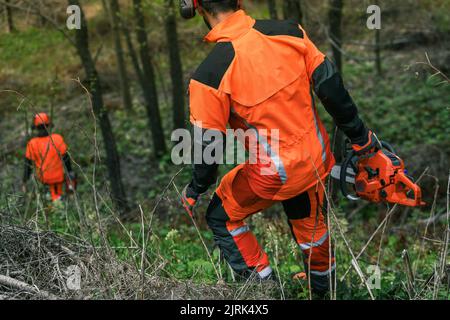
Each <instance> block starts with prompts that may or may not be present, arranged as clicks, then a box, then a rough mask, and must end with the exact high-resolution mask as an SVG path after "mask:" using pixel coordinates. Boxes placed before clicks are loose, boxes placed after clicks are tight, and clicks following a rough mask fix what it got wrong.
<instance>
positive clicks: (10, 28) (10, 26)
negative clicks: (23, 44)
mask: <svg viewBox="0 0 450 320" xmlns="http://www.w3.org/2000/svg"><path fill="white" fill-rule="evenodd" d="M5 2H6V4H5V20H6V31H7V32H9V33H13V32H14V31H15V30H16V28H15V27H14V21H13V15H12V9H11V7H10V6H8V3H9V2H10V0H5Z"/></svg>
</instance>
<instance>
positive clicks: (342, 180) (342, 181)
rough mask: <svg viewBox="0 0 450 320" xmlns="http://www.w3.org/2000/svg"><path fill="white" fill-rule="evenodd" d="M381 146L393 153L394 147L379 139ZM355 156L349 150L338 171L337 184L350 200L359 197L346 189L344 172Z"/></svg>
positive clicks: (354, 153) (345, 172)
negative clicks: (339, 171)
mask: <svg viewBox="0 0 450 320" xmlns="http://www.w3.org/2000/svg"><path fill="white" fill-rule="evenodd" d="M380 143H381V146H382V147H383V148H385V149H386V150H388V151H389V152H391V153H394V154H395V149H394V147H392V145H391V144H389V143H388V142H386V141H380ZM355 156H356V152H355V151H354V150H351V151H350V152H349V153H348V154H347V157H346V158H345V160H344V162H343V163H342V168H341V173H340V179H339V180H340V181H339V186H340V188H341V192H342V194H343V195H344V197H346V198H347V199H349V200H351V201H357V200H359V199H360V197H358V196H354V195H351V194H350V193H348V190H347V183H346V174H347V169H348V166H349V165H350V163H352V160H353V158H354V157H355ZM354 169H355V172H356V171H357V168H354Z"/></svg>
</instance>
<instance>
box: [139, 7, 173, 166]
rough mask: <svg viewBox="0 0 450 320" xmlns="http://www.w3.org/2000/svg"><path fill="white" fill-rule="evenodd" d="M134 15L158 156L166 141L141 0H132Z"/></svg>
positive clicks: (150, 123) (153, 137)
mask: <svg viewBox="0 0 450 320" xmlns="http://www.w3.org/2000/svg"><path fill="white" fill-rule="evenodd" d="M133 9H134V16H135V19H136V25H137V27H136V36H137V40H138V43H139V54H140V57H141V64H142V70H143V76H144V79H145V80H144V81H145V87H144V96H146V97H147V98H148V99H149V102H150V103H148V104H147V105H146V107H147V116H148V118H149V125H150V129H151V131H152V140H153V149H154V151H155V156H156V157H157V158H160V157H161V156H162V155H163V154H164V153H165V152H166V150H167V149H166V142H165V140H164V131H163V129H162V125H161V115H160V112H159V104H158V94H157V90H156V81H155V72H154V70H153V65H152V61H151V57H150V54H149V51H150V49H149V45H148V40H147V33H146V28H145V18H144V14H143V12H142V1H141V0H133Z"/></svg>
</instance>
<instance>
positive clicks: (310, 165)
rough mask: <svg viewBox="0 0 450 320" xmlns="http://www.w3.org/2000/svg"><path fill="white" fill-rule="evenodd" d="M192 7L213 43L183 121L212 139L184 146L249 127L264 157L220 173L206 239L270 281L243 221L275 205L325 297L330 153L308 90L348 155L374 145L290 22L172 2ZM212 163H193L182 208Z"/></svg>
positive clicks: (227, 5) (224, 0) (206, 181)
mask: <svg viewBox="0 0 450 320" xmlns="http://www.w3.org/2000/svg"><path fill="white" fill-rule="evenodd" d="M196 11H197V12H198V13H199V14H200V15H201V16H202V17H203V18H204V20H205V22H206V24H207V25H208V27H209V28H210V29H211V30H210V32H209V33H208V34H207V35H206V37H205V41H207V42H211V43H216V44H215V46H214V49H213V50H212V52H211V53H210V54H209V55H208V57H207V58H206V59H205V60H204V62H203V63H202V64H201V65H200V66H199V68H198V69H197V70H196V72H195V74H194V75H193V77H192V79H191V81H190V86H189V94H190V120H191V123H192V124H193V126H194V127H196V128H200V129H201V130H202V131H203V132H208V131H215V132H220V133H221V135H218V137H222V138H215V139H209V140H208V139H203V140H202V141H195V140H194V144H199V146H200V147H201V148H203V149H205V148H207V147H208V146H211V145H217V144H222V145H224V144H225V143H224V142H225V133H226V127H227V125H229V126H230V127H231V128H233V129H244V130H248V131H249V132H250V134H253V136H254V137H255V139H256V140H257V145H258V147H257V148H258V149H263V150H265V152H266V155H267V158H269V162H267V161H263V160H264V159H263V158H264V157H257V161H256V162H250V161H249V162H246V163H245V164H241V165H238V166H237V167H235V168H234V169H233V170H232V171H230V172H229V173H228V174H226V175H225V176H224V177H223V178H222V180H221V182H220V185H219V187H218V188H217V190H216V192H215V194H214V196H213V199H212V200H211V203H210V205H209V208H208V210H207V214H206V219H207V222H208V225H209V227H210V228H211V230H212V231H213V233H214V239H215V242H216V244H217V245H218V246H219V247H220V249H221V251H222V253H223V255H224V257H225V259H226V260H227V261H228V263H229V264H230V266H231V267H232V268H233V270H234V271H235V272H236V273H238V274H240V275H242V276H243V277H246V278H247V277H249V276H250V275H256V276H257V277H259V278H260V279H267V278H270V277H271V276H272V269H271V267H270V262H269V258H268V256H267V254H266V253H265V252H264V250H263V248H262V247H261V246H260V244H259V243H258V241H257V239H256V237H255V236H254V234H253V233H252V232H251V231H250V228H249V226H248V225H247V224H246V223H245V219H246V218H247V217H249V216H251V215H252V214H255V213H258V212H260V211H261V210H264V209H266V208H268V207H270V206H272V205H273V204H275V203H276V202H281V203H282V204H283V207H284V210H285V213H286V215H287V218H288V223H289V226H290V228H291V230H292V234H293V237H294V239H295V241H296V242H297V244H298V246H299V249H300V250H301V251H302V253H303V257H304V264H305V269H306V270H305V271H306V272H305V273H306V274H307V275H309V282H310V283H311V289H312V290H313V292H316V293H317V294H321V295H322V294H326V293H327V292H328V291H329V288H330V283H331V282H334V281H330V277H332V276H333V274H334V270H335V259H334V254H333V252H332V250H331V249H330V238H329V234H328V228H327V225H326V223H325V219H324V210H325V209H326V205H325V204H324V203H325V196H324V180H325V179H326V178H327V176H328V175H329V173H330V171H331V169H332V167H333V165H334V164H335V160H334V157H333V154H332V152H331V148H330V142H329V137H328V134H327V132H326V130H325V127H324V125H323V124H322V122H321V120H320V119H319V116H318V113H317V110H316V105H315V101H314V96H313V92H315V93H316V95H317V96H318V97H319V98H320V100H321V101H322V103H323V105H324V106H325V108H326V110H327V111H328V113H330V114H331V116H332V117H333V119H334V121H335V123H336V124H337V126H338V127H339V128H340V129H341V130H342V131H343V132H344V133H345V134H346V135H347V136H348V137H349V138H350V140H351V142H352V144H353V148H354V149H355V150H356V151H357V152H358V154H364V153H367V152H370V151H371V150H373V149H374V148H376V147H378V140H377V139H376V137H375V135H374V134H373V133H372V132H371V131H370V130H368V129H367V127H366V126H365V125H364V123H363V121H362V120H361V119H360V118H359V116H358V111H357V107H356V105H355V103H354V102H353V100H352V98H351V97H350V95H349V93H348V92H347V90H346V89H345V87H344V85H343V81H342V78H341V76H340V75H339V73H338V72H337V70H336V68H335V66H334V64H333V63H332V62H330V60H328V59H327V58H326V57H325V55H324V54H323V53H321V52H320V51H319V50H318V49H317V48H316V46H315V45H314V44H313V42H311V40H310V39H309V38H308V36H307V34H306V32H305V30H304V29H303V28H302V27H301V26H299V25H298V24H297V23H295V22H293V21H274V20H255V19H253V18H251V17H250V16H248V15H247V14H246V13H245V12H244V11H243V10H242V9H241V7H240V1H237V0H195V1H182V2H181V14H182V15H183V16H184V17H185V18H191V17H193V16H194V15H195V12H196ZM273 130H277V131H278V134H277V141H272V138H271V137H272V136H271V134H270V132H271V131H273ZM208 136H210V135H208ZM275 142H276V144H277V148H274V144H275ZM194 147H196V146H194ZM258 154H259V153H258ZM217 168H218V164H217V163H213V164H207V163H194V165H193V179H192V182H191V183H190V184H189V185H187V186H186V188H185V189H184V191H183V194H182V202H183V205H184V206H185V208H186V209H187V210H189V211H190V212H191V214H192V210H193V208H194V206H195V204H196V202H197V200H198V198H199V196H200V195H201V194H203V193H204V192H206V190H207V189H208V187H209V186H210V185H212V184H213V183H214V182H215V180H216V172H217ZM268 168H270V169H271V170H270V171H267V170H266V169H268Z"/></svg>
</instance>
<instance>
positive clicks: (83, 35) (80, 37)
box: [68, 0, 128, 214]
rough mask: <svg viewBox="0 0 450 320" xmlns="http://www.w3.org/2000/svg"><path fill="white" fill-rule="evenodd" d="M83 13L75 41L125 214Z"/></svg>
mask: <svg viewBox="0 0 450 320" xmlns="http://www.w3.org/2000/svg"><path fill="white" fill-rule="evenodd" d="M68 2H69V5H77V6H79V7H80V8H81V6H80V3H79V1H78V0H69V1H68ZM81 15H82V18H81V29H80V30H76V31H75V43H76V47H77V52H78V55H79V56H80V59H81V63H82V65H83V68H84V70H85V72H86V77H87V86H88V88H89V90H90V93H91V95H92V107H93V111H94V114H95V116H96V118H97V120H98V122H99V124H100V129H101V132H102V137H103V144H104V146H105V151H106V166H107V168H108V173H109V179H110V183H111V191H112V199H113V201H114V203H115V205H116V206H117V209H118V210H119V211H120V212H121V213H122V214H123V213H125V212H126V211H127V210H128V203H127V199H126V195H125V189H124V187H123V183H122V177H121V170H120V158H119V154H118V152H117V147H116V139H115V137H114V133H113V131H112V127H111V123H110V121H109V117H108V112H107V110H106V109H105V107H104V105H103V96H102V88H101V83H100V79H99V76H98V73H97V70H96V68H95V63H94V60H93V59H92V55H91V52H90V50H89V34H88V29H87V24H86V20H85V18H84V13H83V11H81Z"/></svg>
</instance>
